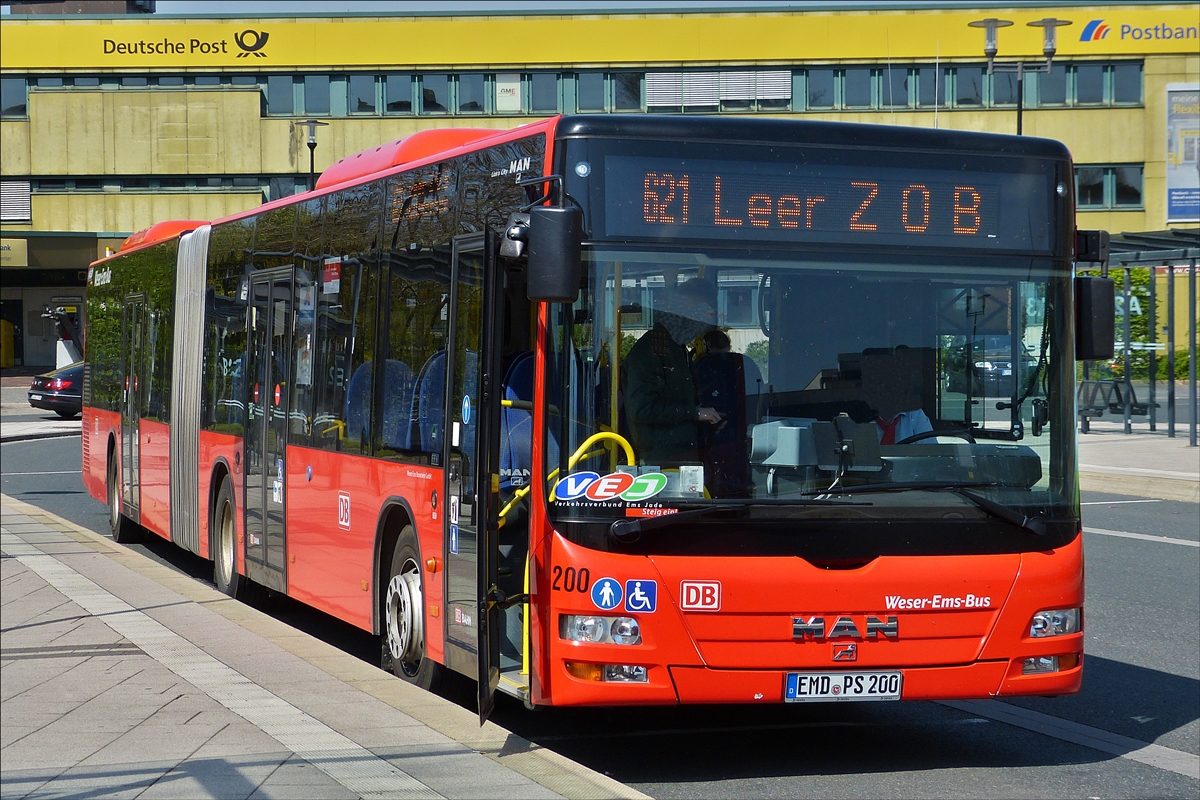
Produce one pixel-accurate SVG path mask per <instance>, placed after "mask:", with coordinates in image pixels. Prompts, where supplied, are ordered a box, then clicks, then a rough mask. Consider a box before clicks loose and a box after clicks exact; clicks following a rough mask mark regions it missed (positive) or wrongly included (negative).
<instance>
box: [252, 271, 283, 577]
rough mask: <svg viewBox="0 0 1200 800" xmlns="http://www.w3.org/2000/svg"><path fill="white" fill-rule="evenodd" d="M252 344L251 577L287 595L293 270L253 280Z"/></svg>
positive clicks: (269, 274)
mask: <svg viewBox="0 0 1200 800" xmlns="http://www.w3.org/2000/svg"><path fill="white" fill-rule="evenodd" d="M249 300H250V311H249V313H250V341H249V347H248V352H247V356H248V359H247V360H248V368H247V375H248V376H249V380H248V381H247V382H246V383H247V393H248V395H249V396H248V397H247V402H246V441H245V448H246V454H245V462H246V472H245V475H246V478H245V480H246V500H245V502H244V503H243V507H244V508H245V510H246V572H247V577H249V578H250V579H251V580H253V581H255V582H256V583H260V584H262V585H263V586H266V587H268V588H270V589H274V590H276V591H278V592H283V593H286V592H287V570H286V563H285V558H286V549H287V548H286V542H285V532H284V523H285V509H286V505H285V499H286V491H287V490H286V483H287V464H286V461H285V458H286V452H285V450H286V447H287V438H288V437H287V433H288V381H289V380H290V377H291V376H290V375H289V374H288V371H289V364H290V360H289V358H288V354H289V353H290V352H291V332H292V275H291V270H290V269H287V270H271V271H269V272H263V273H260V274H258V275H255V276H254V277H253V278H251V280H250V292H249Z"/></svg>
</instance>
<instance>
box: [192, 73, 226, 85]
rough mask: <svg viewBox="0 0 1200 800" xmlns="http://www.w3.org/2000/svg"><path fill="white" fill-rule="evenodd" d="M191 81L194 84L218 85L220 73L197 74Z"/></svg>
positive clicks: (219, 83)
mask: <svg viewBox="0 0 1200 800" xmlns="http://www.w3.org/2000/svg"><path fill="white" fill-rule="evenodd" d="M192 83H193V84H194V85H196V86H220V85H221V76H220V75H197V76H196V77H195V78H193V79H192Z"/></svg>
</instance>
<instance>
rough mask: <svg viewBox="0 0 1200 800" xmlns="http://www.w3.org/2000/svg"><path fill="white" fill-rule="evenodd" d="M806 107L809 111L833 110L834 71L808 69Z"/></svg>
mask: <svg viewBox="0 0 1200 800" xmlns="http://www.w3.org/2000/svg"><path fill="white" fill-rule="evenodd" d="M807 78H808V107H809V108H811V109H817V110H821V109H826V108H833V103H834V96H833V86H834V71H833V70H831V69H810V70H809V71H808V75H807Z"/></svg>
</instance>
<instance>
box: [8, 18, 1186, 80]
mask: <svg viewBox="0 0 1200 800" xmlns="http://www.w3.org/2000/svg"><path fill="white" fill-rule="evenodd" d="M978 16H979V12H977V11H969V10H966V11H961V12H958V11H956V12H953V13H947V12H945V11H929V12H922V11H914V12H910V13H906V14H844V13H837V12H830V11H824V10H814V11H798V12H794V13H788V14H777V13H775V14H763V13H745V14H722V15H718V14H694V15H692V14H688V15H684V16H682V17H681V16H670V15H665V14H664V15H653V14H652V15H640V16H634V15H609V16H600V17H594V16H586V17H585V16H569V15H562V16H530V17H520V16H511V17H455V18H449V17H434V16H428V17H426V16H422V17H382V18H363V17H357V18H341V19H337V20H321V19H299V20H297V19H279V18H256V19H233V20H211V19H208V18H206V19H203V20H196V19H184V18H169V19H146V20H142V19H138V20H111V19H103V20H96V19H81V20H54V21H53V22H50V21H47V20H39V19H36V18H25V17H7V18H6V19H5V23H4V25H3V26H0V66H2V67H3V68H4V69H6V70H22V69H25V70H36V69H48V70H54V71H58V70H64V69H65V70H71V69H105V68H112V69H139V68H140V69H173V68H200V69H203V68H212V69H217V68H246V67H249V66H250V65H253V66H254V67H255V68H259V69H261V68H266V69H271V68H281V69H282V68H306V67H320V66H322V65H324V66H326V67H327V66H328V65H329V63H330V62H329V59H330V58H331V56H330V54H331V53H336V54H337V55H336V61H337V63H338V64H339V65H342V66H346V67H359V66H364V67H365V66H378V65H380V64H398V63H403V64H405V65H410V66H412V67H418V68H419V67H424V66H433V65H445V64H446V63H447V62H450V63H454V64H456V65H458V66H461V67H469V66H472V65H476V66H478V67H480V68H497V67H500V66H501V65H505V64H521V65H528V64H538V63H546V64H564V63H567V64H570V63H581V62H595V63H620V62H629V63H636V62H643V63H644V62H645V61H646V58H647V52H648V51H647V49H646V45H645V42H654V48H653V50H654V53H653V57H654V60H655V61H663V62H675V63H713V62H721V61H754V62H759V63H764V62H769V61H772V60H777V61H797V60H805V61H808V60H814V59H832V60H837V61H844V60H849V59H862V58H871V59H874V58H877V57H878V56H879V54H881V53H885V52H886V53H889V54H890V56H891V57H892V58H893V59H897V58H898V59H907V58H914V59H923V58H932V57H934V56H935V54H936V55H938V56H940V57H941V58H942V59H951V58H954V59H963V58H971V59H978V58H979V56H980V53H981V52H982V47H983V39H982V32H979V31H976V30H975V29H972V28H968V27H967V23H968V22H971V21H972V20H973V19H976V18H977V17H978ZM1005 16H1006V17H1008V18H1011V19H1012V20H1013V21H1014V23H1015V24H1014V25H1013V26H1012V27H1010V28H1006V29H1005V31H1004V38H1003V39H1002V42H1001V46H1002V48H1003V51H1002V53H1003V56H1004V57H1008V58H1017V57H1032V58H1040V57H1041V54H1042V31H1041V29H1040V28H1034V27H1029V26H1028V25H1026V24H1025V23H1027V22H1032V21H1036V20H1040V19H1043V18H1045V17H1048V16H1054V17H1058V18H1059V19H1065V20H1070V21H1071V24H1072V27H1070V28H1067V29H1065V30H1060V31H1059V36H1058V53H1059V57H1060V58H1070V57H1072V56H1118V55H1130V56H1136V55H1152V54H1170V53H1183V54H1192V53H1195V52H1196V49H1197V45H1198V44H1200V37H1198V36H1197V27H1198V25H1197V19H1196V7H1195V4H1194V3H1173V4H1164V5H1155V6H1151V7H1147V6H1142V7H1139V6H1106V7H1105V8H1104V16H1103V18H1102V19H1101V18H1100V17H1099V16H1098V15H1097V14H1096V13H1095V12H1094V10H1089V9H1083V8H1080V7H1077V6H1075V7H1073V6H1063V7H1058V8H1055V7H1037V8H1032V9H1020V10H1014V11H1012V12H1011V13H1006V14H1005ZM1097 19H1101V22H1100V23H1099V24H1096V25H1094V26H1093V25H1092V23H1093V22H1094V21H1096V20H1097ZM1101 25H1103V26H1104V27H1103V29H1102V28H1101ZM1089 26H1090V27H1091V28H1092V30H1090V31H1087V33H1088V34H1089V35H1087V36H1085V35H1083V34H1084V33H1085V31H1086V29H1088V28H1089ZM1102 30H1103V31H1110V32H1109V33H1107V35H1104V34H1103V33H1101V34H1100V35H1099V36H1097V31H1102ZM1167 30H1170V31H1171V35H1170V36H1169V37H1168V36H1166V34H1165V33H1163V32H1164V31H1167ZM1156 31H1157V33H1155V32H1156ZM517 41H537V42H538V47H537V48H534V49H532V50H531V49H529V48H518V47H513V45H512V43H513V42H517ZM396 42H404V43H405V45H404V48H403V49H402V50H401V51H397V50H396Z"/></svg>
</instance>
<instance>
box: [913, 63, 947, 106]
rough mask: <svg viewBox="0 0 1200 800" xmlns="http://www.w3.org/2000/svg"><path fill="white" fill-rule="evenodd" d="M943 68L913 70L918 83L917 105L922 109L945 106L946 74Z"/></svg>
mask: <svg viewBox="0 0 1200 800" xmlns="http://www.w3.org/2000/svg"><path fill="white" fill-rule="evenodd" d="M948 72H949V70H946V69H942V68H941V67H918V68H917V69H914V70H913V78H914V79H915V80H916V81H917V87H916V88H917V92H916V96H917V105H918V106H920V107H921V108H937V107H938V106H944V105H945V102H946V100H945V98H946V74H947V73H948Z"/></svg>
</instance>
